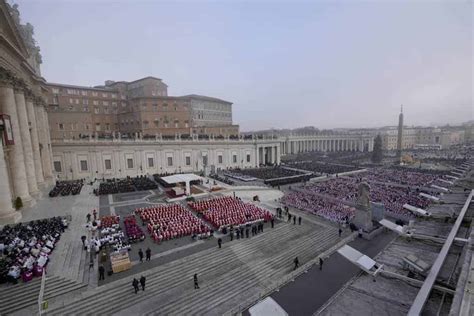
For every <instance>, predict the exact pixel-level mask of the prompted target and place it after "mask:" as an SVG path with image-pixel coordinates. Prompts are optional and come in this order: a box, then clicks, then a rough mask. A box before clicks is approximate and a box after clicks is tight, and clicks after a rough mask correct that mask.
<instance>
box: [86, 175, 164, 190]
mask: <svg viewBox="0 0 474 316" xmlns="http://www.w3.org/2000/svg"><path fill="white" fill-rule="evenodd" d="M157 188H158V185H157V184H156V183H155V182H154V181H153V180H151V179H149V178H148V177H147V176H143V175H142V176H136V177H127V178H125V179H116V178H113V179H106V180H105V181H103V182H101V183H100V185H99V189H94V194H95V195H104V194H116V193H127V192H134V191H145V190H155V189H157Z"/></svg>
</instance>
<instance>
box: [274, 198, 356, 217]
mask: <svg viewBox="0 0 474 316" xmlns="http://www.w3.org/2000/svg"><path fill="white" fill-rule="evenodd" d="M282 203H283V204H285V205H286V206H291V207H295V208H297V209H300V210H303V211H307V212H310V213H313V214H316V215H319V216H321V217H324V218H325V219H327V220H330V221H332V222H338V223H343V222H346V221H348V220H350V219H352V218H353V217H354V214H355V209H354V208H353V207H349V206H346V205H344V204H343V203H336V202H332V201H330V200H329V199H324V198H321V197H319V196H316V195H311V194H306V193H303V192H292V193H290V194H287V195H285V196H284V197H283V198H282Z"/></svg>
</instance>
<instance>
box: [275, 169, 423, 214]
mask: <svg viewBox="0 0 474 316" xmlns="http://www.w3.org/2000/svg"><path fill="white" fill-rule="evenodd" d="M361 181H362V178H355V177H352V178H336V179H331V180H329V181H323V182H318V183H311V184H308V185H305V186H303V187H301V188H300V189H298V190H297V191H298V192H296V193H291V194H289V195H287V196H285V197H284V198H283V201H285V202H286V203H287V205H289V206H293V207H296V208H302V209H304V210H307V211H310V212H312V213H316V214H318V215H321V216H323V217H326V218H327V217H328V216H329V217H330V218H328V219H330V220H334V218H336V221H338V218H340V216H334V215H328V216H324V215H322V214H319V213H318V212H319V210H320V209H321V208H327V207H334V210H337V206H333V205H332V204H334V203H335V202H332V200H331V198H333V199H337V200H340V201H341V202H343V201H347V202H352V203H354V202H356V201H357V192H358V185H359V182H361ZM369 184H370V181H369ZM321 200H323V201H321ZM326 200H327V201H326ZM370 200H371V201H372V202H378V203H383V204H384V206H385V211H386V212H389V213H392V214H396V215H401V216H403V217H412V216H413V214H412V213H411V212H410V211H408V210H406V209H404V208H403V205H404V204H410V205H412V206H415V207H419V208H422V209H425V208H427V207H428V206H429V200H428V199H426V198H424V197H422V196H420V191H419V190H418V189H410V188H399V187H395V186H391V185H389V184H385V185H384V184H379V183H373V184H372V185H371V189H370ZM322 212H323V213H327V210H323V211H322ZM343 213H344V214H342V215H341V216H342V217H344V216H346V215H347V214H345V212H343Z"/></svg>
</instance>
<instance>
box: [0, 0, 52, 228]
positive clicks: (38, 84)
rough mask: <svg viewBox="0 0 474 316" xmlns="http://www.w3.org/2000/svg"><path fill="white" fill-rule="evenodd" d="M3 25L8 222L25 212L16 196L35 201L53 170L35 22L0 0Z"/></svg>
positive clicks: (0, 102) (4, 217)
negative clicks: (16, 205) (22, 20)
mask: <svg viewBox="0 0 474 316" xmlns="http://www.w3.org/2000/svg"><path fill="white" fill-rule="evenodd" d="M0 30H1V32H0V114H1V120H0V123H1V129H2V136H3V137H2V151H1V152H0V179H2V181H1V182H0V222H8V221H17V220H19V218H20V217H21V213H19V212H16V211H15V210H14V208H13V201H14V200H15V199H16V198H18V197H20V198H21V200H22V202H23V205H27V206H28V205H33V204H34V203H35V199H37V198H39V197H40V195H41V194H40V189H41V188H43V187H44V186H46V185H49V184H51V183H52V181H53V172H52V151H51V142H50V135H49V127H48V126H49V124H48V116H47V114H46V110H45V106H46V102H45V100H46V99H45V94H46V91H47V89H46V85H45V84H46V81H45V80H44V78H42V77H41V73H40V69H39V68H40V64H41V55H40V54H39V48H38V47H37V46H36V43H35V41H34V39H33V27H32V26H31V25H30V24H26V25H23V24H21V23H20V15H19V12H18V9H17V7H16V5H14V6H9V5H8V4H7V3H6V2H4V1H0Z"/></svg>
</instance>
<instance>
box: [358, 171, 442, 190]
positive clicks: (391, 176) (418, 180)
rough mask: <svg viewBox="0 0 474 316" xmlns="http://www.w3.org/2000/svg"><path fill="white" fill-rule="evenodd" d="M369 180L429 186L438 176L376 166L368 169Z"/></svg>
mask: <svg viewBox="0 0 474 316" xmlns="http://www.w3.org/2000/svg"><path fill="white" fill-rule="evenodd" d="M364 178H365V179H366V180H367V181H369V182H370V181H378V182H387V183H390V182H393V183H398V184H405V185H410V186H429V185H430V184H431V183H432V182H433V181H435V180H436V179H437V178H438V176H436V175H433V174H429V173H422V172H416V171H411V170H406V169H405V170H403V169H388V170H387V169H383V168H374V169H370V170H368V171H367V173H366V174H365V175H364Z"/></svg>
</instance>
